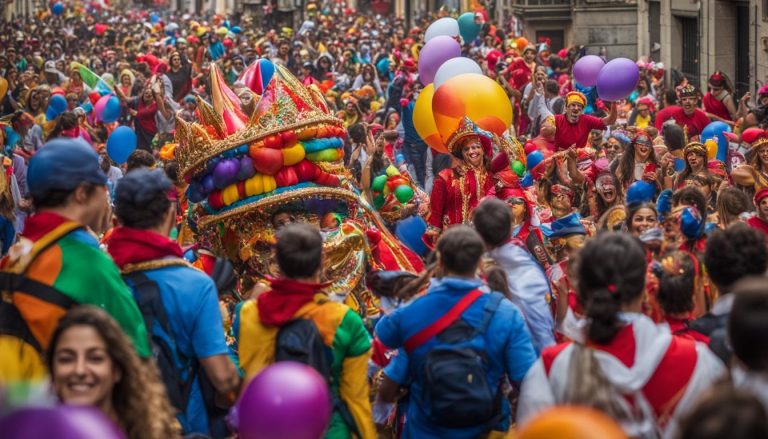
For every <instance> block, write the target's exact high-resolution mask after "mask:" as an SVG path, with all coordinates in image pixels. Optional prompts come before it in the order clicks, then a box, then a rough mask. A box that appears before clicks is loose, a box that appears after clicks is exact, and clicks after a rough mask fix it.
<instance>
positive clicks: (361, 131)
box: [347, 123, 365, 143]
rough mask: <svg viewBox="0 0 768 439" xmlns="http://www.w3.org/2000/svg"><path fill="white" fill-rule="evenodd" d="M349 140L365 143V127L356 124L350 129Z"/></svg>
mask: <svg viewBox="0 0 768 439" xmlns="http://www.w3.org/2000/svg"><path fill="white" fill-rule="evenodd" d="M347 131H348V132H349V139H350V140H352V141H353V142H355V143H365V125H363V124H362V123H356V124H354V125H352V126H351V127H349V129H348V130H347Z"/></svg>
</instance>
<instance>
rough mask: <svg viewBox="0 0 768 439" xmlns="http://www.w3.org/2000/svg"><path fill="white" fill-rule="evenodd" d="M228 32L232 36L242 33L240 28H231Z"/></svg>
mask: <svg viewBox="0 0 768 439" xmlns="http://www.w3.org/2000/svg"><path fill="white" fill-rule="evenodd" d="M229 31H230V32H232V33H233V34H239V33H240V32H242V30H241V29H240V26H232V29H230V30H229Z"/></svg>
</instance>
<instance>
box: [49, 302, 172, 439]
mask: <svg viewBox="0 0 768 439" xmlns="http://www.w3.org/2000/svg"><path fill="white" fill-rule="evenodd" d="M47 366H48V368H49V371H50V374H51V381H52V385H53V390H54V391H55V392H56V396H57V397H58V398H59V399H60V400H61V402H63V403H66V404H71V405H85V406H93V407H96V408H98V409H100V410H101V411H102V412H104V414H106V415H107V416H108V417H110V418H111V419H112V420H114V421H115V422H116V423H117V425H119V426H120V427H121V429H122V430H123V431H125V433H126V434H127V436H128V437H129V438H130V439H138V438H149V439H154V438H158V439H159V438H173V437H179V430H180V429H179V424H178V422H177V421H176V420H175V419H174V418H173V413H172V411H171V405H170V403H169V402H168V399H167V397H166V395H165V389H164V388H163V387H162V384H161V383H160V381H159V379H158V372H157V370H156V369H155V367H154V366H153V365H151V364H144V363H142V362H141V361H140V360H139V357H138V356H137V355H136V353H135V350H134V348H133V347H132V345H131V342H130V340H129V339H128V337H127V336H126V335H125V334H124V333H123V332H122V331H121V330H120V327H119V326H118V325H117V323H116V322H115V321H114V320H113V319H112V318H111V317H110V316H109V315H108V314H107V313H106V312H104V311H103V310H101V309H100V308H96V307H92V306H81V307H77V308H74V309H72V310H71V311H69V312H68V313H67V314H66V315H65V316H64V317H62V319H61V321H60V322H59V326H58V327H57V329H56V332H55V333H54V334H53V337H52V339H51V344H50V346H49V349H48V354H47Z"/></svg>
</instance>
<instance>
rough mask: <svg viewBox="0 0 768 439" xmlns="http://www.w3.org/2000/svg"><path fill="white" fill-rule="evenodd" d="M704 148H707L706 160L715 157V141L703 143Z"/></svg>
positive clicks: (710, 140) (708, 140)
mask: <svg viewBox="0 0 768 439" xmlns="http://www.w3.org/2000/svg"><path fill="white" fill-rule="evenodd" d="M704 146H705V147H706V148H707V158H708V159H709V160H712V159H714V158H715V157H717V141H716V140H715V139H707V141H706V142H704Z"/></svg>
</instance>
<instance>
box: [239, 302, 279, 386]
mask: <svg viewBox="0 0 768 439" xmlns="http://www.w3.org/2000/svg"><path fill="white" fill-rule="evenodd" d="M239 317H240V318H239V320H240V328H239V331H238V334H237V344H238V352H239V357H240V367H241V368H242V369H243V371H245V380H246V382H247V381H250V379H251V378H253V377H254V376H256V375H257V374H258V373H259V372H261V370H262V369H264V368H265V367H267V366H269V365H270V364H272V363H274V361H275V337H277V327H269V326H264V325H262V324H261V321H260V320H259V311H258V308H257V307H256V301H255V300H250V301H248V302H246V303H245V304H243V306H242V308H241V309H240V316H239Z"/></svg>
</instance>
